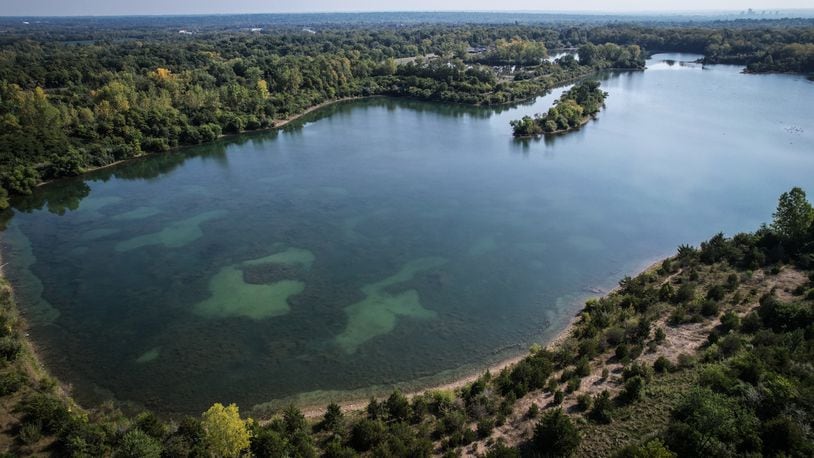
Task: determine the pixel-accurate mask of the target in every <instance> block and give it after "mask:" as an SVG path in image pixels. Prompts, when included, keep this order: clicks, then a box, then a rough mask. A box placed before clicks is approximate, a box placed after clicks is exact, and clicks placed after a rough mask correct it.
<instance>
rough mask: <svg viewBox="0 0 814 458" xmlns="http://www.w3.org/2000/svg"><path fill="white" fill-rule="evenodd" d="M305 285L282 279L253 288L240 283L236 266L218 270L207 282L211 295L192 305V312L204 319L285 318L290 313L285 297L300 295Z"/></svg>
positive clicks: (250, 285) (240, 272)
mask: <svg viewBox="0 0 814 458" xmlns="http://www.w3.org/2000/svg"><path fill="white" fill-rule="evenodd" d="M304 289H305V283H303V282H301V281H296V280H282V281H279V282H275V283H272V284H269V285H254V284H250V283H246V282H245V281H244V280H243V271H242V270H240V269H239V268H238V267H237V266H234V265H232V266H228V267H224V268H223V269H221V270H220V272H218V273H217V274H216V275H215V276H214V277H212V279H211V280H210V281H209V292H210V293H211V296H210V297H209V299H206V300H205V301H203V302H199V303H198V304H196V305H195V309H194V310H195V313H197V314H198V315H200V316H203V317H205V318H232V317H245V318H250V319H253V320H262V319H265V318H271V317H275V316H280V315H285V314H286V313H288V312H289V311H290V310H291V306H289V305H288V298H289V297H291V296H294V295H296V294H299V293H301V292H302V291H303V290H304Z"/></svg>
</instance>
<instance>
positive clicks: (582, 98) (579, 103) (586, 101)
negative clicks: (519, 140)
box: [511, 48, 608, 137]
mask: <svg viewBox="0 0 814 458" xmlns="http://www.w3.org/2000/svg"><path fill="white" fill-rule="evenodd" d="M582 55H583V54H582V48H580V57H581V56H582ZM607 96H608V93H607V92H605V91H603V90H602V89H599V81H583V82H581V83H579V84H576V85H575V86H574V87H572V88H571V89H569V90H567V91H565V92H564V93H563V94H562V96H561V97H560V98H559V99H557V100H556V101H555V102H554V106H553V107H551V108H550V109H549V110H548V112H547V113H546V114H545V115H541V114H538V115H536V116H534V117H533V118H532V117H531V116H524V117H523V119H520V120H515V121H512V122H511V126H512V131H513V133H514V136H515V137H531V136H534V135H540V134H543V133H546V134H554V133H561V132H567V131H569V130H572V129H577V128H579V127H580V126H582V125H583V124H585V123H586V122H588V120H589V119H591V117H592V116H594V115H596V114H597V113H599V110H600V109H601V108H602V106H603V105H604V103H605V98H606V97H607Z"/></svg>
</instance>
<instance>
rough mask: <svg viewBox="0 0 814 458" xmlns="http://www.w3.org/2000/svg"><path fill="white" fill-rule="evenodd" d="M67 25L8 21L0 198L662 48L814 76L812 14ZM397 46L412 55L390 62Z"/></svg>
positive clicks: (624, 64) (512, 95)
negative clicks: (353, 109) (590, 20)
mask: <svg viewBox="0 0 814 458" xmlns="http://www.w3.org/2000/svg"><path fill="white" fill-rule="evenodd" d="M128 20H129V21H130V22H127V21H128ZM7 21H8V20H4V24H7V23H8V22H7ZM65 21H67V22H68V23H70V24H72V25H71V26H70V27H69V26H66V25H64V21H61V20H54V22H53V24H51V23H50V22H48V21H45V23H36V24H29V25H31V26H32V27H31V28H30V30H29V29H27V28H25V27H22V26H20V25H19V24H17V25H16V26H10V25H7V27H8V28H4V33H2V34H0V208H4V207H6V206H7V201H6V194H7V191H8V193H11V194H26V193H29V192H30V191H31V189H32V187H33V186H35V185H36V184H37V183H39V182H42V181H43V180H49V179H53V178H58V177H63V176H70V175H76V174H78V173H81V172H82V171H84V170H86V169H89V168H93V167H97V166H101V165H106V164H110V163H112V162H114V161H118V160H122V159H127V158H131V157H135V156H138V155H141V154H143V153H145V152H162V151H167V150H169V149H171V148H174V147H177V146H180V145H194V144H199V143H204V142H209V141H212V140H214V139H215V138H217V137H218V136H220V135H222V134H227V133H238V132H242V131H247V130H255V129H262V128H267V127H270V126H273V125H274V124H275V120H281V119H285V118H288V117H290V116H292V115H295V114H297V113H301V112H302V111H304V110H305V109H307V108H308V107H311V106H314V105H317V104H320V103H323V102H326V101H330V100H333V99H338V98H343V97H354V96H367V95H390V96H398V97H402V96H406V97H412V98H417V99H423V100H434V101H444V102H455V103H464V104H481V105H498V104H505V103H511V102H518V101H521V100H526V99H528V98H530V97H533V96H535V95H538V94H540V93H543V92H545V91H547V90H550V89H552V88H553V87H556V86H558V85H561V84H564V83H565V82H568V81H571V80H575V79H579V78H582V77H585V76H588V75H590V74H591V73H593V72H595V71H596V70H598V69H602V68H609V67H613V68H631V69H633V68H642V66H643V65H644V55H645V52H646V51H648V52H649V51H664V50H668V51H688V52H701V53H705V54H706V55H707V58H706V59H707V61H708V62H729V63H739V64H744V65H749V70H750V71H756V72H760V71H793V72H804V73H805V72H814V64H812V59H814V58H813V57H812V56H814V51H812V47H814V44H813V43H814V26H808V27H791V26H788V24H785V25H784V26H783V27H768V28H760V27H739V28H733V29H722V28H721V29H719V28H714V27H709V26H705V27H696V28H675V27H664V26H658V27H645V26H635V25H607V26H606V25H602V26H592V25H577V24H576V23H574V24H571V25H559V26H556V27H554V26H542V25H512V24H507V25H474V24H470V25H448V24H441V25H403V26H399V27H383V26H381V25H375V24H373V25H369V26H362V25H357V26H354V27H336V28H328V27H325V28H322V29H319V30H310V29H308V30H301V29H300V28H291V27H282V28H279V29H270V30H269V31H266V30H259V31H256V32H251V31H249V29H234V30H225V31H224V30H217V31H212V30H211V28H203V29H202V30H200V31H198V30H195V31H194V32H190V31H187V32H190V34H186V33H184V34H182V33H179V30H177V29H168V28H167V26H160V24H161V21H158V23H159V25H152V26H150V25H143V26H140V27H142V28H138V27H137V26H136V25H134V24H141V23H142V22H143V21H145V19H144V18H141V19H138V20H137V19H135V18H129V19H128V18H119V19H116V20H114V19H111V21H113V22H116V21H124V22H126V23H127V24H129V26H128V28H127V29H126V31H122V30H121V29H120V28H116V27H107V28H106V27H104V26H103V25H104V24H106V23H107V22H106V21H105V20H101V19H98V20H95V19H87V21H91V22H92V23H93V24H95V25H96V26H95V27H87V26H85V25H82V24H86V22H83V21H82V20H79V19H76V18H73V19H70V20H67V19H66V20H65ZM71 21H73V22H71ZM94 21H96V22H94ZM139 21H141V22H139ZM148 22H149V21H148ZM116 23H117V24H118V23H119V22H116ZM49 24H50V25H49ZM60 24H63V25H60ZM76 27H78V28H76ZM258 28H259V29H262V28H261V27H258ZM576 47H581V48H580V59H579V60H578V61H577V60H576V59H574V58H573V57H570V56H567V57H565V58H562V59H559V60H558V61H557V62H549V61H546V60H544V58H545V57H546V56H547V53H548V50H549V49H563V48H576ZM597 50H599V51H600V52H597ZM404 58H410V59H412V61H411V62H409V63H405V61H398V60H397V59H404ZM505 66H511V67H516V68H514V69H513V71H512V70H509V69H507V68H506V67H505Z"/></svg>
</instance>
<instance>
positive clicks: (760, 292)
mask: <svg viewBox="0 0 814 458" xmlns="http://www.w3.org/2000/svg"><path fill="white" fill-rule="evenodd" d="M0 321H2V323H3V326H1V327H0V359H1V360H2V366H1V367H0V409H2V411H4V412H6V413H7V418H6V419H5V420H4V421H5V422H6V424H8V425H9V426H8V427H7V428H6V429H5V430H4V432H3V433H2V434H0V436H3V441H4V442H3V443H5V444H7V446H8V448H9V450H10V451H11V452H12V453H14V454H19V455H29V454H51V455H55V456H117V457H188V456H201V457H203V456H222V457H237V456H257V457H276V456H291V457H317V456H325V457H355V456H402V457H423V456H431V455H443V456H458V455H459V454H461V453H462V452H464V451H466V452H467V453H470V454H475V455H480V456H486V457H520V456H571V455H577V456H583V455H591V456H617V457H675V456H723V457H726V456H787V457H807V456H811V455H812V453H814V437H812V431H811V429H810V425H811V424H812V420H814V418H813V417H812V416H813V415H814V408H812V406H814V398H812V396H813V395H814V371H813V370H812V367H811V361H812V358H814V207H812V206H811V204H810V203H809V202H808V200H807V198H806V195H805V193H804V191H802V190H801V189H800V188H794V189H792V190H791V191H789V192H786V193H784V194H783V195H782V196H781V197H780V199H779V202H778V206H777V211H776V212H775V214H774V220H773V222H772V224H771V225H769V226H763V227H761V228H760V229H759V230H757V231H756V232H754V233H742V234H737V235H735V236H733V237H731V238H727V237H725V236H724V235H723V234H718V235H715V236H714V237H712V238H711V239H710V240H708V241H706V242H704V243H702V244H701V245H700V247H692V246H687V245H683V246H680V247H679V248H678V253H677V254H676V255H675V256H673V257H671V258H668V259H666V260H664V261H663V262H661V263H660V264H658V265H657V266H655V267H653V268H651V269H649V270H647V271H646V272H644V273H642V274H640V275H638V276H636V277H635V278H630V277H627V278H624V279H623V280H622V281H621V282H620V283H619V288H618V289H617V290H616V291H614V292H613V293H611V294H609V295H608V296H605V297H602V298H599V299H593V300H589V301H588V302H587V303H586V305H585V308H584V309H583V310H582V312H581V313H580V314H579V316H578V320H577V321H576V323H575V324H574V325H573V327H572V328H571V330H570V333H569V335H568V336H567V337H566V338H565V339H564V340H562V341H560V342H559V343H557V344H556V345H553V346H551V347H549V348H543V347H541V346H533V347H532V348H531V349H530V353H529V355H528V356H527V357H525V358H524V359H522V360H521V361H519V362H518V363H516V364H514V365H511V366H509V367H507V368H505V369H503V370H501V371H500V372H498V373H495V374H492V373H489V372H486V373H484V374H483V375H482V376H480V377H478V378H477V379H476V380H475V381H473V382H471V383H468V384H466V385H464V386H463V387H461V388H458V389H456V390H454V391H452V390H432V391H428V392H426V393H423V394H420V395H416V396H413V397H408V396H405V395H404V394H403V393H401V392H399V391H395V392H393V393H392V394H391V395H390V396H388V397H386V398H384V399H375V398H374V399H371V400H370V403H369V404H368V405H367V408H366V409H364V410H358V411H344V410H343V409H342V408H341V407H340V406H339V405H337V404H334V403H331V404H330V405H328V406H327V408H326V410H325V411H324V415H323V416H322V417H321V418H319V419H318V420H316V421H314V420H309V419H307V418H306V417H305V416H304V415H303V413H302V412H301V411H300V410H299V409H298V408H297V407H295V406H289V407H287V408H285V409H283V410H282V411H280V412H278V413H276V414H275V415H273V416H272V417H271V418H264V419H256V420H255V419H251V418H245V417H243V416H241V414H240V411H239V409H238V407H237V406H235V405H229V406H223V405H221V404H214V405H213V406H212V407H211V408H210V409H208V410H207V411H206V412H204V413H203V414H202V415H201V416H200V417H185V418H176V419H173V420H172V421H167V420H166V419H161V418H159V417H157V416H156V415H155V414H153V413H150V412H142V413H141V414H139V415H136V416H128V415H123V414H122V413H121V412H120V411H118V410H117V409H115V408H114V407H113V406H102V407H100V408H96V409H93V410H90V411H86V410H84V409H82V408H81V407H79V406H76V405H75V404H73V403H72V401H71V399H70V398H69V397H67V396H66V395H65V394H64V392H63V391H61V390H60V389H59V388H58V384H57V383H56V381H55V380H53V379H52V378H50V377H49V376H48V375H47V373H46V372H44V371H43V370H42V369H39V366H38V365H37V361H36V359H35V358H34V356H33V353H32V351H31V349H30V348H29V347H28V343H27V341H26V340H25V338H24V336H23V333H24V330H23V328H22V322H21V320H20V319H19V315H18V311H17V308H16V306H15V304H14V302H13V297H12V294H11V290H10V288H9V287H8V286H7V285H6V284H5V283H3V284H2V285H0Z"/></svg>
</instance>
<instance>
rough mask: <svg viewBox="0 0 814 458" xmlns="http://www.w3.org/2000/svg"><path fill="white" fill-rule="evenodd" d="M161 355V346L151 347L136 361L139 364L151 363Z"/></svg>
mask: <svg viewBox="0 0 814 458" xmlns="http://www.w3.org/2000/svg"><path fill="white" fill-rule="evenodd" d="M159 356H161V347H155V348H151V349H149V350H147V351H146V352H144V354H142V355H141V356H139V357H138V358H136V362H137V363H139V364H147V363H151V362H153V361H155V360H157V359H158V357H159Z"/></svg>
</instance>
